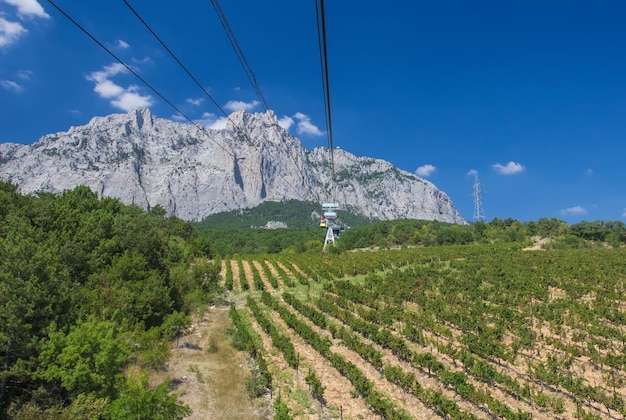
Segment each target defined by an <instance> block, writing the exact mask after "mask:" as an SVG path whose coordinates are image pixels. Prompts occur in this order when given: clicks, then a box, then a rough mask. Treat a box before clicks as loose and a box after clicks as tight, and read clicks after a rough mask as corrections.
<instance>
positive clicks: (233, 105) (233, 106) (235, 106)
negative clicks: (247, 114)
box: [224, 101, 260, 112]
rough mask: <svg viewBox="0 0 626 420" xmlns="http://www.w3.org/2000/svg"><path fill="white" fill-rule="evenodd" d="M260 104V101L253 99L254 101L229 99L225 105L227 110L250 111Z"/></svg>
mask: <svg viewBox="0 0 626 420" xmlns="http://www.w3.org/2000/svg"><path fill="white" fill-rule="evenodd" d="M259 104H260V102H259V101H252V102H243V101H228V102H227V103H226V105H224V108H226V109H227V110H229V111H231V112H235V111H241V110H244V111H249V110H251V109H253V108H256V107H257V106H259Z"/></svg>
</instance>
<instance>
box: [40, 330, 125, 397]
mask: <svg viewBox="0 0 626 420" xmlns="http://www.w3.org/2000/svg"><path fill="white" fill-rule="evenodd" d="M130 350H131V347H130V344H129V342H128V341H127V340H124V338H123V337H122V335H121V334H120V327H119V326H118V324H117V323H115V322H113V321H98V320H96V319H95V318H90V319H88V320H86V321H82V322H79V323H78V324H76V326H74V327H72V328H71V330H70V332H69V333H68V334H65V333H63V332H62V331H59V330H57V329H56V327H55V325H54V324H53V325H52V327H51V330H50V333H49V335H48V339H46V340H44V343H43V347H42V350H41V354H40V357H39V360H40V363H41V367H40V376H41V377H42V378H43V379H46V380H49V381H58V382H59V383H60V385H61V386H62V387H63V388H64V389H65V390H67V391H68V392H69V393H70V394H72V395H78V394H81V393H88V394H89V393H93V394H94V395H96V396H99V397H109V398H111V397H114V396H115V394H116V387H117V385H118V384H119V383H120V381H121V380H122V379H123V376H122V371H121V369H122V367H123V366H124V365H125V364H126V362H127V360H128V356H129V354H130Z"/></svg>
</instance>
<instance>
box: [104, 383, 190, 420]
mask: <svg viewBox="0 0 626 420" xmlns="http://www.w3.org/2000/svg"><path fill="white" fill-rule="evenodd" d="M167 382H168V381H165V382H163V383H162V384H161V385H159V386H157V387H156V388H151V387H150V384H149V382H148V378H147V377H146V375H145V374H143V373H139V374H137V373H132V374H131V375H130V376H129V377H128V378H126V380H125V381H124V383H123V384H122V386H121V387H120V392H119V396H118V397H117V398H116V399H114V400H113V401H112V402H111V403H110V404H109V405H108V406H107V413H108V414H109V416H110V418H111V419H112V420H179V419H183V418H184V417H186V416H188V415H189V414H191V410H190V409H189V407H188V406H187V405H184V404H181V403H180V402H179V401H178V399H177V395H176V394H171V395H170V394H169V389H168V383H167Z"/></svg>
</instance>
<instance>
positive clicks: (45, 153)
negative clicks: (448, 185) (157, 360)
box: [0, 108, 465, 223]
mask: <svg viewBox="0 0 626 420" xmlns="http://www.w3.org/2000/svg"><path fill="white" fill-rule="evenodd" d="M333 156H334V163H335V172H336V180H337V183H336V187H335V188H332V185H333V183H331V174H330V165H329V153H328V149H327V148H323V147H320V148H316V149H314V150H311V151H308V150H306V149H305V148H304V147H303V146H302V144H301V143H300V141H299V140H298V139H297V138H295V137H293V136H291V135H290V134H289V133H288V132H287V131H285V130H284V129H283V128H281V127H280V126H279V125H278V120H277V118H276V116H275V115H274V113H273V112H272V111H268V112H266V113H258V114H249V113H246V112H244V111H238V112H235V113H233V114H231V115H230V117H229V121H228V124H227V127H226V128H225V129H223V130H210V129H204V128H202V127H198V126H194V125H192V124H184V123H179V122H175V121H170V120H166V119H161V118H156V117H155V116H154V115H152V114H151V113H150V111H149V110H148V109H144V108H138V109H135V110H132V111H130V112H128V113H127V114H114V115H109V116H106V117H94V118H93V119H92V120H91V121H90V122H89V123H88V124H87V125H84V126H80V127H71V128H70V129H69V130H68V131H67V132H61V133H56V134H48V135H45V136H43V137H42V138H41V139H40V140H39V141H37V142H36V143H34V144H32V145H20V144H13V143H3V144H0V178H1V179H4V180H11V181H12V182H14V183H16V184H17V185H18V186H19V190H20V191H21V192H23V193H33V192H36V191H49V192H60V191H63V190H65V189H72V188H74V187H75V186H77V185H87V186H89V187H90V188H91V189H92V190H94V191H96V192H97V193H98V194H99V195H100V196H110V197H117V198H119V199H120V200H121V201H122V202H124V203H127V204H131V203H132V204H136V205H138V206H140V207H143V208H145V209H150V208H151V207H152V206H155V205H157V204H159V205H161V206H162V207H163V208H165V209H166V210H167V211H168V212H169V214H172V215H176V216H178V217H180V218H182V219H185V220H196V221H197V220H201V219H202V218H203V217H205V216H207V215H209V214H213V213H217V212H222V211H228V210H233V209H237V208H251V207H254V206H256V205H258V204H260V203H261V202H263V201H265V200H271V201H282V200H287V199H297V200H304V201H315V202H328V201H331V193H332V196H333V197H334V200H333V201H337V202H339V203H340V204H341V206H342V207H343V208H344V209H346V210H349V211H351V212H354V213H358V214H361V215H364V216H366V217H369V218H374V219H397V218H412V219H427V220H439V221H445V222H452V223H465V220H464V219H463V218H462V217H461V215H460V214H459V212H458V211H457V210H456V209H455V208H454V206H453V205H452V202H451V200H450V199H449V198H448V196H447V195H446V194H445V193H444V192H442V191H440V190H439V189H437V187H435V185H433V184H432V183H431V182H429V181H426V180H424V179H422V178H420V177H418V176H416V175H414V174H411V173H409V172H406V171H402V170H400V169H398V168H396V167H394V166H393V165H392V164H391V163H389V162H386V161H383V160H380V159H374V158H368V157H358V156H355V155H353V154H350V153H348V152H346V151H344V150H342V149H335V150H334V151H333ZM331 188H332V189H333V190H334V191H330V189H331Z"/></svg>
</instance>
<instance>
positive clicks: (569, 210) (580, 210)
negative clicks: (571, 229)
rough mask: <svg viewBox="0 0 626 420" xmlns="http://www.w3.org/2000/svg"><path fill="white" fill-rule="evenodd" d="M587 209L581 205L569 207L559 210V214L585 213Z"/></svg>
mask: <svg viewBox="0 0 626 420" xmlns="http://www.w3.org/2000/svg"><path fill="white" fill-rule="evenodd" d="M586 213H587V210H586V209H585V208H584V207H581V206H574V207H569V208H566V209H563V210H561V214H586Z"/></svg>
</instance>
